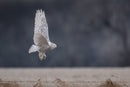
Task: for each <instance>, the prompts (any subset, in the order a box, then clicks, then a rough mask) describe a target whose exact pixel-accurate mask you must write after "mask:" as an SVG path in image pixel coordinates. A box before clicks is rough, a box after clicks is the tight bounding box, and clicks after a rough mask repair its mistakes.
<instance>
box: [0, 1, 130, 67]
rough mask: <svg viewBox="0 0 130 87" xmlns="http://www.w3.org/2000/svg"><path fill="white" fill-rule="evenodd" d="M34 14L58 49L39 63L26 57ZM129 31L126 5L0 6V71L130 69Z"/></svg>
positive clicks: (39, 3)
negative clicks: (41, 15)
mask: <svg viewBox="0 0 130 87" xmlns="http://www.w3.org/2000/svg"><path fill="white" fill-rule="evenodd" d="M37 9H43V10H44V11H45V13H46V18H47V22H48V26H49V35H50V40H51V41H53V42H55V43H56V44H57V46H58V47H57V48H56V49H55V50H52V51H49V52H47V59H46V60H43V61H40V60H39V58H38V53H33V54H28V49H29V48H30V46H31V45H32V43H33V29H34V17H35V12H36V10H37ZM129 28H130V1H129V0H39V1H35V0H19V1H17V0H12V1H10V0H6V1H0V67H61V66H64V67H74V66H75V67H76V66H77V67H80V66H81V67H82V66H130V45H129V44H130V29H129Z"/></svg>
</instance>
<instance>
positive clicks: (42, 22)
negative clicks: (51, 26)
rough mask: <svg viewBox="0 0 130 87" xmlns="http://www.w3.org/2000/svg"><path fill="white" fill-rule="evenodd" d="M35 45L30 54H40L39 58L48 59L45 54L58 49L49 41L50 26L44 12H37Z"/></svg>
mask: <svg viewBox="0 0 130 87" xmlns="http://www.w3.org/2000/svg"><path fill="white" fill-rule="evenodd" d="M33 40H34V44H33V45H32V46H31V47H30V49H29V53H32V52H36V51H38V52H39V58H40V60H42V59H43V58H46V54H45V52H46V51H48V50H52V49H54V48H56V47H57V46H56V44H54V43H52V42H51V41H50V39H49V34H48V25H47V22H46V18H45V13H44V12H43V11H42V10H37V11H36V16H35V28H34V36H33Z"/></svg>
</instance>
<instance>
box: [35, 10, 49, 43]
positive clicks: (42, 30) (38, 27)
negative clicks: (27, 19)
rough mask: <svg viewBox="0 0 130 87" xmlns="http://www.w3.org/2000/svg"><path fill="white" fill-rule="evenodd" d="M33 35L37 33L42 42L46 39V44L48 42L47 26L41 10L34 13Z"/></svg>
mask: <svg viewBox="0 0 130 87" xmlns="http://www.w3.org/2000/svg"><path fill="white" fill-rule="evenodd" d="M34 33H39V34H40V35H42V36H43V38H44V40H45V39H46V40H47V42H48V41H50V40H49V34H48V24H47V22H46V17H45V13H44V12H43V11H42V10H37V12H36V16H35V29H34Z"/></svg>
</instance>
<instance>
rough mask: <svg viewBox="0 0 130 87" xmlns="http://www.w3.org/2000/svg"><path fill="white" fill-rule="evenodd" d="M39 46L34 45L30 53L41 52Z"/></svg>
mask: <svg viewBox="0 0 130 87" xmlns="http://www.w3.org/2000/svg"><path fill="white" fill-rule="evenodd" d="M39 49H40V48H39V46H36V45H32V46H31V47H30V49H29V53H33V52H36V51H39Z"/></svg>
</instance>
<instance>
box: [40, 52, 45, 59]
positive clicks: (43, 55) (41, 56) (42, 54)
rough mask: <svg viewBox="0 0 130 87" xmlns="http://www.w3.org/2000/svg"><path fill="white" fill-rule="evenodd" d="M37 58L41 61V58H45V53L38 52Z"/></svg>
mask: <svg viewBox="0 0 130 87" xmlns="http://www.w3.org/2000/svg"><path fill="white" fill-rule="evenodd" d="M39 58H40V60H41V61H42V60H43V59H46V54H45V53H42V52H39Z"/></svg>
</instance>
